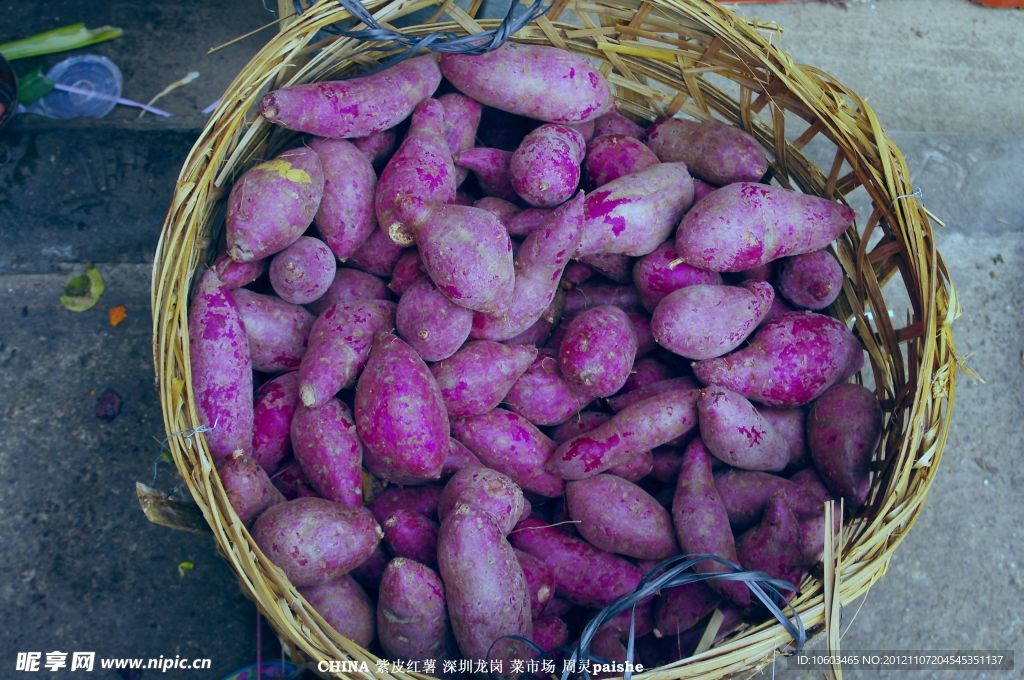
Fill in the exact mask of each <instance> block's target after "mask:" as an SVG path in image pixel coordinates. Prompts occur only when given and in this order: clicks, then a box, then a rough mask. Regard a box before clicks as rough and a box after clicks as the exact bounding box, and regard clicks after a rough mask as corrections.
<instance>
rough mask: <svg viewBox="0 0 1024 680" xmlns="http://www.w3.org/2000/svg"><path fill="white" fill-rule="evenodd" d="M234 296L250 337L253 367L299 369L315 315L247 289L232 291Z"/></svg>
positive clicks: (277, 369) (269, 371)
mask: <svg viewBox="0 0 1024 680" xmlns="http://www.w3.org/2000/svg"><path fill="white" fill-rule="evenodd" d="M231 297H232V298H233V299H234V301H235V304H236V305H237V306H238V313H239V314H240V315H241V316H242V324H243V325H244V326H245V335H246V336H247V337H248V338H249V353H250V354H251V356H252V367H253V369H255V370H257V371H264V372H266V373H277V372H278V371H294V370H295V369H296V368H298V367H299V363H300V362H301V361H302V355H303V354H305V353H306V340H307V339H308V338H309V331H310V329H311V328H312V327H313V322H314V321H315V320H316V318H315V317H314V316H313V315H312V314H310V313H309V312H307V311H306V310H305V309H303V308H302V307H300V306H298V305H296V304H292V303H291V302H286V301H284V300H281V299H280V298H277V297H274V296H272V295H260V294H259V293H254V292H252V291H251V290H248V289H246V288H238V289H236V290H233V291H231Z"/></svg>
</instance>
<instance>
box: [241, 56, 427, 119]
mask: <svg viewBox="0 0 1024 680" xmlns="http://www.w3.org/2000/svg"><path fill="white" fill-rule="evenodd" d="M440 83H441V72H440V70H439V69H438V66H437V58H436V57H435V56H434V55H424V56H422V57H415V58H413V59H407V60H405V61H402V62H399V63H398V64H395V65H394V66H392V67H390V68H388V69H385V70H383V71H381V72H379V73H374V74H372V75H368V76H362V77H357V78H349V79H347V80H333V81H323V82H319V83H306V84H303V85H295V86H293V87H286V88H284V89H280V90H274V91H273V92H268V93H267V94H265V95H263V98H262V99H261V100H260V115H261V116H263V117H264V118H266V119H267V120H268V121H270V122H271V123H275V124H277V125H280V126H281V127H285V128H288V129H289V130H296V131H298V132H307V133H309V134H312V135H316V136H318V137H331V138H335V139H339V138H350V137H365V136H367V135H370V134H373V133H375V132H381V131H382V130H387V129H388V128H392V127H394V126H396V125H398V123H400V122H402V121H403V120H405V119H406V118H408V116H409V114H410V113H412V110H413V108H414V107H415V106H416V105H417V104H419V103H420V102H421V101H423V100H424V99H426V98H427V97H429V96H430V95H431V94H433V92H434V90H436V89H437V86H438V85H440Z"/></svg>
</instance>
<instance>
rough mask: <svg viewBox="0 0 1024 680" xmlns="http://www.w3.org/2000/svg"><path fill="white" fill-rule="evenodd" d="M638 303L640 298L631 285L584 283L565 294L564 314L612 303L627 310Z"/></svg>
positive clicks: (573, 314)
mask: <svg viewBox="0 0 1024 680" xmlns="http://www.w3.org/2000/svg"><path fill="white" fill-rule="evenodd" d="M639 304H640V298H639V297H638V296H637V291H636V289H635V288H633V287H632V286H620V285H610V284H603V283H595V284H591V283H584V284H583V285H580V286H577V287H576V288H573V289H572V290H570V291H569V292H568V293H567V294H566V296H565V315H566V316H575V315H576V314H579V313H580V312H582V311H583V310H585V309H592V308H594V307H599V306H601V305H614V306H616V307H618V308H619V309H621V310H623V311H625V312H628V311H630V310H632V309H634V308H636V307H637V305H639Z"/></svg>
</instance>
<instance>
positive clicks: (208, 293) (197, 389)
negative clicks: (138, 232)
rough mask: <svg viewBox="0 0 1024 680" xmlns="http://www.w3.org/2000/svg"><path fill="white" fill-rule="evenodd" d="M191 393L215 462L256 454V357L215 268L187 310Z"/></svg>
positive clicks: (205, 274) (201, 282) (201, 280)
mask: <svg viewBox="0 0 1024 680" xmlns="http://www.w3.org/2000/svg"><path fill="white" fill-rule="evenodd" d="M188 341H189V342H188V344H189V362H190V364H191V375H192V393H193V394H194V395H195V401H194V403H195V405H196V414H197V415H198V417H199V422H200V423H201V424H203V425H207V426H208V427H210V428H211V429H210V430H209V431H207V432H206V433H204V435H203V437H204V438H205V440H206V445H207V446H208V447H209V449H210V455H211V456H212V457H213V460H214V462H218V461H221V460H223V459H224V458H227V456H229V455H230V454H231V453H233V452H234V451H237V450H238V449H241V450H243V451H249V450H251V446H252V433H253V401H252V358H251V357H250V354H249V340H248V338H247V337H246V333H245V326H244V325H243V324H242V316H241V314H240V313H239V310H238V305H237V304H235V300H234V298H232V296H231V294H230V291H228V289H227V288H225V287H224V284H222V283H221V281H220V279H219V278H218V277H217V273H216V272H214V271H213V270H212V269H209V270H207V271H205V272H203V274H202V276H201V277H200V278H199V283H198V285H197V286H196V292H195V295H194V296H193V297H192V302H191V303H190V304H189V309H188Z"/></svg>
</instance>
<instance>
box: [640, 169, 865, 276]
mask: <svg viewBox="0 0 1024 680" xmlns="http://www.w3.org/2000/svg"><path fill="white" fill-rule="evenodd" d="M663 165H664V164H663ZM659 167H660V166H659ZM853 218H854V212H853V210H852V209H851V208H849V207H847V206H845V205H840V204H839V203H836V202H835V201H830V200H828V199H825V198H820V197H818V196H811V195H809V194H801V193H798V192H796V191H791V190H789V189H783V188H782V187H775V186H768V185H766V184H755V183H753V182H738V183H736V184H729V185H727V186H724V187H722V188H721V189H719V190H717V191H714V192H712V193H711V194H709V195H708V196H707V197H705V198H704V200H702V201H701V202H700V204H699V205H695V206H694V207H693V210H690V211H689V212H688V213H686V217H684V218H683V221H682V222H681V223H680V224H679V229H678V230H676V252H677V253H679V257H680V259H682V260H683V261H684V262H687V263H689V264H692V265H693V266H695V267H702V268H704V269H711V270H713V271H716V272H738V271H743V270H744V269H751V268H753V267H757V266H759V265H762V264H767V263H768V262H771V261H772V260H777V259H779V258H780V257H786V256H789V255H800V254H802V253H809V252H812V251H815V250H821V249H822V248H824V247H825V246H827V245H828V244H829V243H831V242H832V241H834V240H835V239H836V237H837V236H839V235H840V234H842V233H843V232H844V231H846V228H847V227H849V226H850V225H851V224H853Z"/></svg>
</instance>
